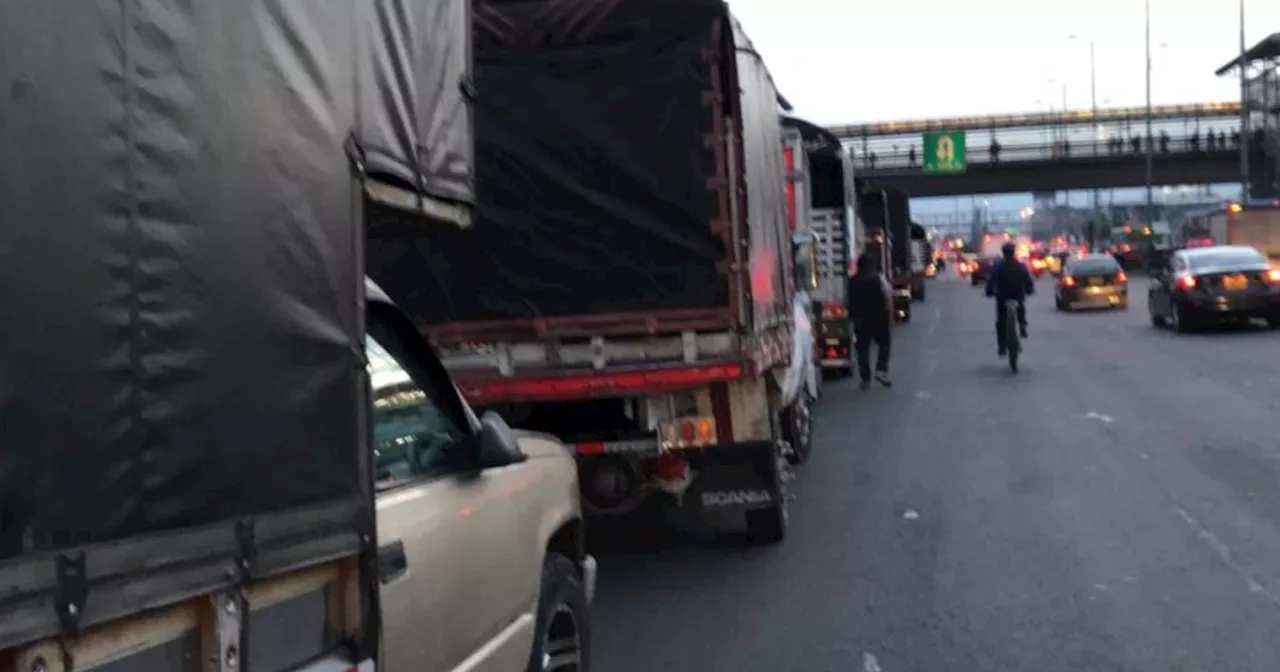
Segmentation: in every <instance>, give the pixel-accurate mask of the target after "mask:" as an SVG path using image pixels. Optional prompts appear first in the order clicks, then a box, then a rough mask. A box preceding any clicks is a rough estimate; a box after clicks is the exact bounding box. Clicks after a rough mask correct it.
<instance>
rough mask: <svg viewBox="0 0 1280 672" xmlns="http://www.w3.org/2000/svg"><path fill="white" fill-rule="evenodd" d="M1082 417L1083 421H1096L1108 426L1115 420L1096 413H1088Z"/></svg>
mask: <svg viewBox="0 0 1280 672" xmlns="http://www.w3.org/2000/svg"><path fill="white" fill-rule="evenodd" d="M1083 417H1084V419H1085V420H1097V421H1098V422H1102V423H1106V424H1108V425H1109V424H1111V423H1113V422H1115V418H1113V417H1111V416H1109V415H1105V414H1102V413H1099V412H1097V411H1089V412H1088V413H1085V414H1084V416H1083Z"/></svg>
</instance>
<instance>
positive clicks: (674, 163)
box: [368, 0, 816, 543]
mask: <svg viewBox="0 0 1280 672" xmlns="http://www.w3.org/2000/svg"><path fill="white" fill-rule="evenodd" d="M556 6H557V3H555V2H550V1H545V2H541V1H534V2H520V3H515V2H512V3H505V2H490V3H477V5H476V20H475V24H476V32H475V44H474V51H475V56H476V91H477V94H478V95H477V99H476V100H477V102H476V106H475V110H476V112H475V119H476V121H475V123H476V157H477V158H476V174H477V190H478V193H479V194H480V195H481V197H480V198H479V201H478V205H477V212H476V217H475V223H474V226H473V227H471V229H470V230H453V231H443V232H442V233H441V235H439V236H433V237H432V238H431V240H430V241H427V242H424V241H417V242H406V241H405V240H403V239H392V240H383V241H373V242H371V245H370V249H369V257H368V258H369V270H370V273H371V274H372V275H373V276H374V278H375V279H376V280H377V281H378V282H379V283H380V284H381V285H382V286H384V287H385V288H386V289H387V291H388V292H389V293H390V294H391V295H392V296H394V297H395V298H396V299H397V301H398V303H399V304H400V305H401V306H402V307H403V308H404V309H405V310H406V311H407V312H408V313H409V314H410V315H411V316H412V317H413V319H414V320H415V323H416V324H417V325H418V327H419V329H420V330H421V331H422V332H423V333H425V334H427V335H428V336H429V337H430V338H431V340H432V341H433V343H434V344H435V345H436V347H437V349H438V351H439V352H440V353H441V357H442V360H443V361H444V363H445V365H446V366H447V367H448V368H449V370H450V371H451V373H452V375H453V377H454V379H455V380H456V381H457V385H458V387H459V389H460V390H461V392H462V394H463V395H464V396H465V397H466V398H467V400H468V401H470V402H471V403H472V405H473V406H475V407H477V408H478V409H481V410H494V411H497V412H499V413H500V414H502V415H503V416H504V417H505V418H507V419H508V421H509V422H510V423H511V424H512V425H513V426H520V427H523V428H527V429H533V430H540V431H544V432H548V433H551V434H554V435H557V436H559V437H562V438H563V439H564V440H565V441H566V442H567V443H568V444H570V445H571V446H572V448H573V450H574V452H575V454H576V455H577V459H578V464H579V471H580V484H581V485H580V489H581V498H582V505H583V508H584V510H585V511H587V513H588V514H591V515H592V516H599V517H612V518H613V519H614V520H618V517H620V516H622V515H623V514H627V513H630V512H634V511H637V510H638V509H641V508H642V507H644V506H645V505H646V504H655V503H656V504H658V505H659V506H660V507H661V508H665V507H667V506H675V507H678V508H681V509H687V510H691V511H693V512H695V513H703V512H714V511H726V512H737V513H740V514H741V515H742V516H743V518H744V519H745V523H746V531H747V534H748V535H749V537H750V538H751V539H753V540H756V541H758V542H763V543H770V542H778V541H781V540H782V539H783V537H784V536H785V533H786V529H787V521H788V516H787V508H788V496H787V491H786V483H787V480H788V477H789V463H790V462H792V461H799V460H802V459H803V457H804V456H805V455H807V454H808V451H809V448H810V444H811V441H812V412H813V408H812V406H813V401H814V397H815V396H816V389H814V388H813V385H812V382H811V381H812V380H813V379H814V376H813V375H812V371H811V370H812V367H813V357H812V352H813V346H812V334H811V327H810V325H809V323H808V320H807V317H806V314H805V310H804V307H803V306H799V305H797V304H796V302H795V294H796V287H795V277H794V274H793V258H792V241H791V236H790V234H789V230H788V226H787V206H786V203H785V195H784V193H785V192H784V183H785V171H784V168H783V156H782V152H781V151H780V148H781V146H782V130H781V124H780V122H779V120H778V99H779V96H778V93H777V90H776V88H775V86H774V83H773V81H772V79H771V77H770V75H769V72H768V70H767V69H766V68H765V65H764V62H763V61H762V60H761V57H760V55H759V54H758V53H757V52H756V50H755V48H754V47H753V46H752V44H751V42H750V41H749V40H748V39H747V37H746V34H745V33H744V32H743V31H742V29H741V26H740V25H739V24H738V23H737V21H736V20H734V18H733V17H732V16H731V15H730V14H729V12H728V9H727V7H726V5H725V4H724V3H722V2H719V1H711V0H696V1H693V2H688V1H677V0H622V1H621V2H617V3H612V4H610V5H609V6H608V8H605V9H602V10H601V11H599V12H594V11H589V12H585V13H581V12H579V13H577V14H575V13H574V11H572V10H569V9H564V8H561V9H564V11H552V10H556ZM593 7H594V8H596V9H600V7H598V6H596V5H586V8H587V9H590V8H593ZM494 9H502V10H503V12H502V14H501V17H497V16H496V15H495V14H494V13H493V11H492V10H494ZM579 14H581V15H579Z"/></svg>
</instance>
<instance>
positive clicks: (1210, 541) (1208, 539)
mask: <svg viewBox="0 0 1280 672" xmlns="http://www.w3.org/2000/svg"><path fill="white" fill-rule="evenodd" d="M1173 510H1174V511H1175V512H1176V513H1177V514H1178V517H1179V518H1182V522H1184V523H1186V524H1187V526H1188V527H1190V528H1191V530H1192V531H1193V532H1195V533H1196V536H1197V537H1199V538H1200V540H1201V541H1203V542H1204V543H1205V545H1206V546H1208V547H1209V548H1211V549H1213V550H1214V552H1216V553H1217V554H1218V557H1219V558H1220V559H1221V560H1222V563H1223V564H1224V565H1226V566H1227V567H1228V568H1230V569H1231V571H1233V572H1235V573H1236V575H1237V576H1239V577H1240V579H1241V580H1242V581H1244V585H1245V587H1247V588H1248V589H1249V592H1251V593H1255V594H1258V595H1262V596H1263V597H1265V598H1267V600H1268V601H1270V602H1271V603H1272V604H1275V605H1277V606H1280V596H1277V595H1276V594H1275V593H1273V592H1271V591H1270V590H1268V589H1267V587H1266V586H1264V585H1262V583H1260V582H1259V581H1258V580H1257V579H1255V578H1254V577H1253V575H1252V574H1250V573H1249V572H1248V571H1247V570H1245V568H1244V567H1242V566H1240V564H1239V563H1237V562H1236V560H1235V558H1234V557H1233V556H1232V555H1231V549H1230V548H1227V545H1226V544H1224V543H1222V540H1221V539H1219V538H1218V535H1216V534H1214V533H1213V531H1212V530H1210V529H1209V528H1207V527H1205V526H1204V525H1202V524H1200V521H1198V520H1196V519H1195V518H1192V517H1191V514H1189V513H1187V510H1186V509H1184V508H1182V507H1180V506H1178V507H1174V509H1173Z"/></svg>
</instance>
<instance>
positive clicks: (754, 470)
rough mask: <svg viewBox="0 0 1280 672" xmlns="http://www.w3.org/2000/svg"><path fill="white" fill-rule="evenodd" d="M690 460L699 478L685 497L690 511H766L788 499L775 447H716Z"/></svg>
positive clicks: (745, 445) (742, 445)
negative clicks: (783, 486) (781, 500)
mask: <svg viewBox="0 0 1280 672" xmlns="http://www.w3.org/2000/svg"><path fill="white" fill-rule="evenodd" d="M687 457H688V459H689V464H690V466H691V467H692V468H693V470H694V472H695V473H696V474H697V477H695V478H694V479H693V483H692V484H691V485H690V487H689V491H688V492H687V493H685V497H684V505H685V507H687V508H689V509H691V510H695V511H702V512H711V511H746V510H750V509H767V508H770V507H773V506H775V505H776V504H777V503H778V502H779V501H780V499H781V498H782V497H784V496H785V492H784V490H783V488H782V478H783V474H782V469H783V467H782V464H781V463H780V462H781V459H780V457H779V455H778V449H777V448H776V447H775V446H774V444H772V443H763V442H761V443H740V444H731V445H726V446H716V447H714V448H710V449H707V450H706V451H703V452H701V453H697V454H690V455H688V456H687Z"/></svg>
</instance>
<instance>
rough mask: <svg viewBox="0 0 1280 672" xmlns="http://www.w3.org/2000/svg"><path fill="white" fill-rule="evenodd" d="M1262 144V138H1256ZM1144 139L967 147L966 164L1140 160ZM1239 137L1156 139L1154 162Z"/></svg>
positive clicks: (874, 160)
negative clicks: (1105, 159) (1104, 159)
mask: <svg viewBox="0 0 1280 672" xmlns="http://www.w3.org/2000/svg"><path fill="white" fill-rule="evenodd" d="M1257 135H1258V137H1259V140H1261V134H1260V133H1259V134H1257ZM1143 142H1144V141H1143V139H1141V138H1133V139H1120V138H1116V139H1112V140H1101V141H1095V142H1070V141H1068V142H1052V143H1037V144H1015V145H1009V146H1003V145H1002V146H1000V147H999V149H998V150H995V149H994V148H993V147H992V146H990V145H977V146H968V147H966V148H965V160H966V162H967V163H969V164H991V165H994V164H1004V163H1019V162H1026V161H1039V162H1043V161H1079V160H1089V159H1100V158H1126V159H1141V158H1142V157H1143V156H1144V155H1145V147H1144V144H1143ZM1239 143H1240V136H1239V135H1238V134H1236V135H1231V136H1219V137H1218V139H1215V140H1214V141H1213V142H1212V143H1210V142H1208V141H1207V140H1206V138H1204V137H1202V136H1196V135H1192V136H1157V137H1156V138H1154V144H1153V149H1154V152H1153V154H1154V159H1155V160H1156V161H1159V160H1161V159H1163V158H1170V157H1179V158H1185V157H1187V156H1189V155H1191V156H1195V155H1207V154H1214V155H1218V154H1222V153H1224V152H1238V151H1239V150H1240V144H1239ZM921 161H922V157H921V154H920V152H919V150H918V149H914V148H908V149H906V150H899V151H897V152H888V153H879V152H870V153H868V154H865V155H864V154H861V153H859V154H858V155H857V156H856V157H855V163H856V165H857V166H858V167H859V168H860V169H862V170H864V171H867V172H876V171H886V170H888V171H895V172H900V171H903V170H911V169H915V170H921V169H922V167H921Z"/></svg>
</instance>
